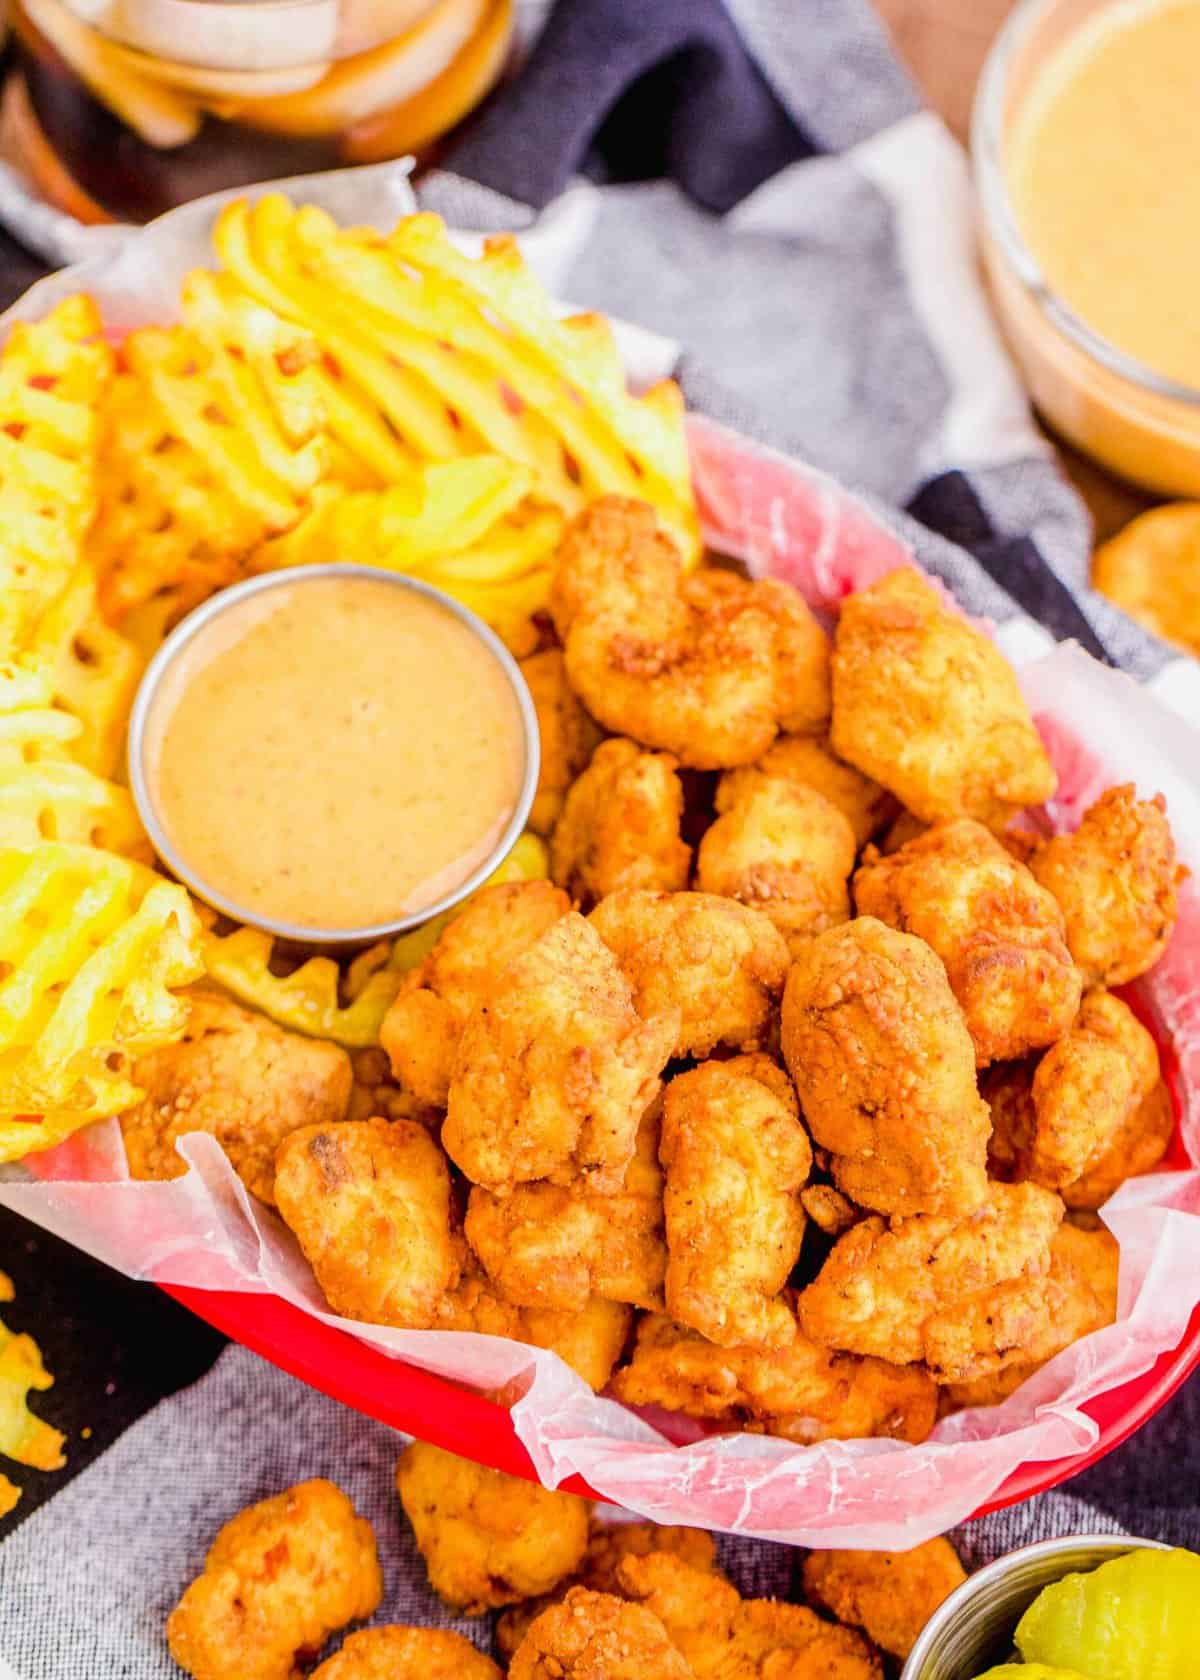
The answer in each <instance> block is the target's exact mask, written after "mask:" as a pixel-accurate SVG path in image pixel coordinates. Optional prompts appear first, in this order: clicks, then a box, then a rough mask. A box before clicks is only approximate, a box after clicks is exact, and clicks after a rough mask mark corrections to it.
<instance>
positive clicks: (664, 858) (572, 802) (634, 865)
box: [550, 739, 692, 907]
mask: <svg viewBox="0 0 1200 1680" xmlns="http://www.w3.org/2000/svg"><path fill="white" fill-rule="evenodd" d="M675 769H676V764H675V760H674V759H673V758H672V757H671V756H670V754H669V753H653V752H645V751H643V749H642V748H641V747H639V746H637V745H636V743H635V742H633V741H625V740H621V739H617V740H613V741H603V742H601V744H600V745H599V746H598V747H597V748H596V751H595V754H594V755H593V757H592V761H591V763H590V764H589V765H588V767H587V769H586V770H585V771H584V772H583V774H582V775H581V776H580V777H579V779H578V781H576V782H573V783H572V784H571V786H570V788H569V789H568V790H567V796H566V802H565V803H564V805H563V809H562V815H561V816H560V817H559V819H558V822H557V823H556V824H555V828H554V838H553V839H552V840H551V842H550V874H551V876H552V877H553V879H554V880H555V881H557V882H558V885H559V886H560V887H565V888H566V890H567V892H569V893H570V895H571V897H572V898H573V899H576V900H577V901H578V902H579V903H580V904H582V905H584V906H585V907H590V906H591V905H593V904H594V903H595V902H596V900H597V899H599V898H604V897H605V895H606V894H607V893H611V892H618V891H619V890H620V889H621V888H622V887H659V888H662V889H663V890H664V891H666V892H671V891H674V890H675V889H677V888H680V887H686V886H687V881H688V873H689V871H690V869H691V866H692V853H691V848H690V847H688V846H686V845H685V844H684V842H683V841H682V840H681V839H680V837H679V825H680V823H681V822H682V820H683V784H682V783H681V782H680V780H679V777H678V776H677V775H676V773H675Z"/></svg>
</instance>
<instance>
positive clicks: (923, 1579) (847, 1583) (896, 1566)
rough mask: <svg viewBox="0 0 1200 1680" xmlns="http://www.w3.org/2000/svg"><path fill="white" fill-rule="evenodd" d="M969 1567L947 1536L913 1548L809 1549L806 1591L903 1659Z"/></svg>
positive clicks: (817, 1602) (820, 1606) (822, 1606)
mask: <svg viewBox="0 0 1200 1680" xmlns="http://www.w3.org/2000/svg"><path fill="white" fill-rule="evenodd" d="M966 1578H967V1572H966V1570H965V1569H964V1568H963V1566H962V1564H961V1563H960V1562H959V1561H958V1554H957V1553H956V1552H955V1550H954V1547H953V1546H952V1545H951V1544H950V1542H949V1540H946V1539H942V1538H938V1539H936V1540H926V1541H925V1543H924V1545H922V1546H914V1547H913V1549H912V1551H911V1552H841V1551H832V1552H810V1553H809V1554H808V1556H807V1557H806V1558H805V1560H804V1595H805V1597H806V1598H807V1599H808V1600H809V1601H810V1603H812V1604H815V1605H816V1606H817V1608H818V1609H820V1610H827V1611H828V1612H829V1614H830V1615H831V1616H836V1617H837V1619H838V1621H839V1622H845V1623H847V1624H849V1626H851V1627H858V1628H862V1630H863V1632H864V1633H865V1634H866V1635H867V1637H868V1638H869V1639H870V1640H871V1641H872V1642H873V1643H874V1644H876V1645H878V1646H879V1647H880V1649H881V1650H884V1651H888V1652H890V1653H891V1655H892V1656H893V1657H900V1658H901V1659H903V1658H905V1657H907V1656H908V1653H909V1652H910V1651H911V1650H912V1648H913V1646H914V1645H915V1644H916V1642H917V1635H918V1634H919V1633H920V1631H921V1629H922V1628H923V1627H924V1626H925V1623H926V1622H927V1621H928V1620H929V1618H930V1617H931V1616H932V1615H933V1612H934V1611H935V1610H936V1609H937V1607H938V1605H939V1604H942V1603H943V1602H944V1601H945V1600H946V1599H948V1598H949V1597H950V1594H951V1593H952V1592H953V1591H954V1590H955V1588H956V1587H961V1586H962V1584H963V1582H964V1581H965V1580H966Z"/></svg>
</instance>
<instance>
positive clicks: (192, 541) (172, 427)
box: [91, 273, 329, 652]
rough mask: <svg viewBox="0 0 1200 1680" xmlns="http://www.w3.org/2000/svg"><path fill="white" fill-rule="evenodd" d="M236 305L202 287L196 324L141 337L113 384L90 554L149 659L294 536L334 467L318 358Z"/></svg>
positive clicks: (109, 613) (191, 290) (194, 305)
mask: <svg viewBox="0 0 1200 1680" xmlns="http://www.w3.org/2000/svg"><path fill="white" fill-rule="evenodd" d="M237 304H238V306H237V308H236V309H233V310H231V309H230V308H229V306H228V299H227V298H225V299H223V298H222V297H221V295H220V288H219V286H218V283H217V281H216V280H215V279H214V277H213V276H211V275H206V274H203V273H197V274H195V275H193V276H191V277H190V279H189V280H188V281H187V282H186V283H185V287H184V296H183V309H184V324H183V325H181V326H177V327H171V328H160V327H148V328H145V329H143V330H141V331H138V332H134V333H131V334H130V335H129V337H128V338H127V339H126V340H125V344H124V363H125V370H124V371H123V372H121V373H119V374H118V375H117V377H116V378H115V379H114V381H113V385H112V391H111V394H110V397H109V401H108V404H107V412H106V426H105V433H104V440H103V444H102V448H101V454H100V477H101V483H102V486H103V493H102V496H101V503H100V513H99V517H98V519H97V522H96V528H95V532H94V535H93V539H92V543H91V552H92V554H93V557H94V559H95V563H96V566H97V568H98V571H99V575H100V604H101V607H102V609H103V612H104V614H105V617H106V618H107V619H108V620H109V622H110V623H112V624H115V625H117V626H119V627H121V628H123V629H125V630H127V631H128V632H132V633H133V637H134V639H135V640H136V641H137V642H138V643H139V645H140V646H141V648H142V651H143V652H148V651H150V649H151V647H152V646H153V644H154V642H155V640H156V639H161V636H162V635H163V634H164V633H165V631H166V630H167V629H169V628H170V627H171V625H172V623H173V622H174V621H175V620H177V619H178V618H180V617H182V616H183V614H184V613H185V612H187V611H188V610H189V609H190V608H191V607H193V606H195V605H196V604H197V603H198V602H199V601H201V600H203V599H204V598H205V597H206V596H207V595H209V594H211V593H212V592H213V591H214V590H216V589H219V588H222V587H224V586H225V585H226V584H229V583H232V582H234V581H235V580H236V579H237V578H238V577H240V576H241V575H242V574H243V572H244V570H245V562H246V560H247V557H248V556H249V555H250V553H251V552H252V551H253V550H254V549H255V548H256V547H258V546H259V544H261V543H262V542H264V541H265V540H266V539H267V538H268V537H269V536H271V535H273V534H276V533H278V532H280V531H285V530H288V529H289V528H290V527H291V526H292V525H294V524H295V523H296V522H297V520H299V519H300V518H301V516H302V515H303V514H304V512H305V511H306V510H307V508H308V505H309V500H310V497H311V494H312V491H313V489H314V488H315V486H316V485H317V484H318V483H319V482H320V481H321V479H322V477H323V476H324V474H325V472H326V471H327V468H328V464H329V451H328V448H327V446H326V440H325V435H324V424H325V418H324V417H325V409H324V405H323V402H322V399H321V395H320V390H319V387H318V383H317V381H316V376H315V370H316V366H317V364H318V363H319V361H320V351H319V349H318V347H317V346H316V344H315V343H314V342H313V340H312V339H311V338H310V337H309V336H308V335H307V334H305V333H303V332H301V331H297V329H296V328H294V327H290V326H287V325H286V324H285V323H284V322H282V321H280V320H279V319H278V317H276V316H274V315H272V313H271V311H270V310H268V309H264V308H263V307H262V306H261V305H258V304H255V303H254V302H253V301H252V300H249V299H246V298H241V299H240V300H237Z"/></svg>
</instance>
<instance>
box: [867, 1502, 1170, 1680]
mask: <svg viewBox="0 0 1200 1680" xmlns="http://www.w3.org/2000/svg"><path fill="white" fill-rule="evenodd" d="M1167 1549H1168V1548H1167V1547H1165V1546H1163V1544H1162V1542H1161V1541H1158V1540H1134V1539H1131V1538H1130V1537H1129V1536H1128V1535H1126V1534H1069V1535H1066V1536H1065V1537H1064V1538H1063V1539H1061V1540H1040V1541H1038V1543H1037V1544H1036V1545H1033V1546H1022V1547H1021V1549H1020V1551H1016V1552H1010V1553H1009V1554H1008V1556H1007V1557H1002V1558H997V1559H996V1561H995V1563H989V1564H988V1566H987V1568H986V1569H980V1570H979V1571H978V1572H977V1573H976V1574H974V1575H972V1576H970V1577H969V1578H968V1579H967V1580H966V1581H964V1582H963V1584H962V1586H961V1587H959V1588H958V1590H957V1591H956V1592H953V1593H951V1594H950V1597H949V1598H948V1599H947V1600H946V1602H945V1603H944V1604H942V1605H940V1606H939V1608H938V1609H937V1610H935V1611H934V1613H933V1615H932V1616H931V1617H930V1619H929V1622H928V1623H927V1625H926V1627H925V1629H924V1631H923V1632H922V1634H921V1636H920V1638H919V1639H918V1640H917V1643H916V1644H915V1645H914V1646H913V1648H912V1652H911V1654H910V1656H909V1659H908V1661H907V1662H906V1663H905V1665H904V1669H903V1672H902V1673H901V1676H900V1680H977V1677H978V1676H979V1675H981V1674H984V1673H986V1671H987V1670H988V1669H989V1668H992V1667H994V1666H996V1665H997V1664H999V1663H1004V1662H1008V1661H1009V1660H1010V1659H1011V1657H1012V1652H1013V1635H1014V1633H1015V1632H1016V1629H1017V1623H1018V1622H1019V1621H1020V1620H1021V1617H1022V1616H1023V1615H1024V1614H1025V1612H1026V1610H1028V1608H1029V1606H1030V1605H1031V1604H1032V1603H1033V1601H1034V1599H1035V1598H1036V1597H1037V1595H1038V1594H1039V1593H1040V1592H1041V1590H1042V1588H1043V1587H1048V1586H1049V1585H1050V1583H1051V1582H1052V1581H1059V1580H1061V1579H1062V1577H1063V1576H1064V1575H1074V1574H1082V1573H1085V1572H1086V1571H1088V1570H1090V1569H1095V1568H1097V1567H1098V1565H1100V1564H1102V1563H1107V1562H1108V1561H1109V1559H1110V1558H1115V1557H1121V1556H1122V1555H1123V1554H1124V1553H1125V1552H1141V1551H1146V1550H1150V1551H1156V1552H1157V1551H1166V1550H1167Z"/></svg>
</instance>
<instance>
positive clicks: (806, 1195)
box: [800, 1184, 865, 1237]
mask: <svg viewBox="0 0 1200 1680" xmlns="http://www.w3.org/2000/svg"><path fill="white" fill-rule="evenodd" d="M800 1206H801V1207H802V1208H803V1209H804V1211H805V1213H806V1214H807V1215H808V1217H809V1218H810V1219H811V1220H812V1222H813V1224H814V1225H815V1226H816V1227H817V1229H818V1230H819V1231H824V1233H825V1235H826V1236H827V1237H840V1236H841V1234H842V1232H843V1231H848V1230H849V1229H850V1227H851V1225H856V1224H857V1223H858V1221H859V1220H860V1219H863V1218H865V1215H864V1213H863V1210H862V1209H861V1208H860V1207H856V1206H855V1204H854V1203H853V1202H852V1201H851V1200H850V1198H849V1197H848V1196H843V1195H842V1192H841V1191H840V1190H835V1189H834V1187H833V1185H832V1184H807V1185H805V1187H804V1189H803V1190H801V1192H800Z"/></svg>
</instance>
